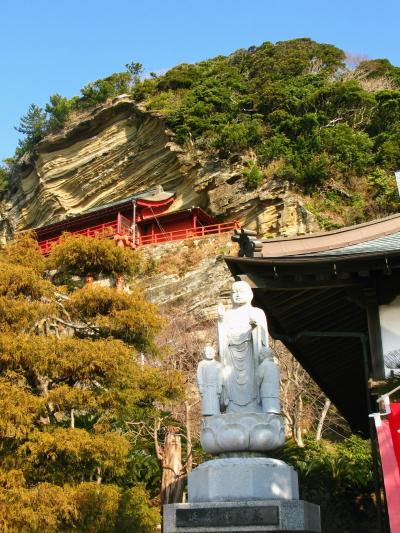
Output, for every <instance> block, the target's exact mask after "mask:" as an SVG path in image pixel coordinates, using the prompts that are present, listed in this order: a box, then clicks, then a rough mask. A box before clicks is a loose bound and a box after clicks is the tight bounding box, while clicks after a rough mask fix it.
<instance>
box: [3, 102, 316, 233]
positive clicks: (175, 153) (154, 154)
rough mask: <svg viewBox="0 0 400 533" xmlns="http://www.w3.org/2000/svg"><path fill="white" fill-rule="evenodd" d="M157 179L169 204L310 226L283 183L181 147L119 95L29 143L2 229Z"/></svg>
mask: <svg viewBox="0 0 400 533" xmlns="http://www.w3.org/2000/svg"><path fill="white" fill-rule="evenodd" d="M158 184H161V185H162V186H163V187H164V189H166V190H173V191H175V192H176V193H177V200H176V201H175V202H174V204H173V207H172V209H174V210H175V209H180V208H185V207H191V206H193V205H198V206H200V207H203V208H204V209H206V210H207V211H208V212H209V213H210V214H212V215H214V216H216V217H218V218H219V219H220V220H228V219H238V220H239V221H240V222H241V223H242V224H243V225H245V226H247V227H249V228H251V229H257V230H258V231H259V233H260V234H262V235H265V236H276V235H281V236H282V235H296V234H303V233H308V232H310V231H314V230H315V229H317V224H316V222H315V220H314V219H313V217H312V215H311V214H310V213H308V212H307V211H306V210H305V209H304V207H303V206H302V204H301V199H300V198H299V197H298V196H297V195H296V194H295V193H294V192H293V191H292V190H291V189H290V187H289V185H288V184H287V183H285V182H277V181H274V180H270V181H268V180H266V181H265V183H264V184H263V186H262V187H260V188H258V189H256V190H251V189H247V188H246V186H245V180H244V177H243V174H242V162H241V160H240V159H238V160H236V161H235V162H226V161H220V160H219V159H218V158H215V157H214V158H212V157H211V156H206V155H205V154H204V153H201V152H199V151H195V150H194V149H193V150H190V149H189V150H187V151H184V150H183V149H182V148H181V147H180V146H178V145H177V144H175V143H174V138H173V135H172V133H171V132H168V131H167V130H166V128H165V124H164V122H163V120H162V117H159V116H157V115H155V114H152V113H149V112H147V111H145V110H143V109H142V108H140V107H138V106H137V105H135V104H134V103H133V102H132V101H131V100H130V99H129V98H128V97H124V96H122V97H119V98H116V99H115V100H113V101H112V102H109V103H107V104H106V105H103V106H100V107H98V108H96V109H94V110H92V111H91V112H90V113H87V114H85V115H83V116H81V117H77V118H76V119H75V120H74V122H73V123H72V124H70V125H69V126H68V127H67V128H66V129H64V130H63V131H62V132H59V133H56V134H53V135H50V136H48V137H46V138H45V139H43V140H42V141H41V142H40V143H39V144H38V145H37V147H36V149H35V153H34V154H33V155H32V156H31V157H30V158H29V159H27V161H26V162H25V163H24V166H23V169H22V172H21V179H20V182H19V184H18V186H17V189H16V190H14V191H13V193H12V195H10V196H9V197H8V198H6V204H5V209H4V210H2V212H0V218H2V220H3V233H4V232H6V230H7V228H8V227H10V226H11V227H12V228H13V229H15V230H21V229H26V228H34V227H37V226H41V225H44V224H48V223H51V222H55V221H58V220H61V219H63V218H65V217H68V216H73V215H75V214H77V213H80V212H82V211H84V210H86V209H89V208H91V207H94V206H97V205H101V204H104V203H107V202H111V201H114V200H119V199H122V198H125V197H128V196H130V195H133V194H135V193H138V192H142V191H145V190H148V189H150V188H152V187H154V186H155V185H158Z"/></svg>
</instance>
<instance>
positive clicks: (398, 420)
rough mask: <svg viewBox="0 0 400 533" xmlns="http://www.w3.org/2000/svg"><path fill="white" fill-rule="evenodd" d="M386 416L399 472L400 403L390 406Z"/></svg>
mask: <svg viewBox="0 0 400 533" xmlns="http://www.w3.org/2000/svg"><path fill="white" fill-rule="evenodd" d="M390 411H391V412H390V414H389V415H388V419H389V426H390V432H391V434H392V441H393V448H394V453H395V454H396V459H397V466H398V469H399V472H400V403H391V404H390Z"/></svg>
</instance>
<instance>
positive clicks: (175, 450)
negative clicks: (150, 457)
mask: <svg viewBox="0 0 400 533" xmlns="http://www.w3.org/2000/svg"><path fill="white" fill-rule="evenodd" d="M165 430H166V433H165V442H164V450H163V461H162V478H161V504H162V505H164V504H167V503H180V502H181V501H182V495H183V487H184V481H185V476H183V475H182V445H181V436H180V431H181V430H180V428H177V427H172V426H169V427H167V428H165Z"/></svg>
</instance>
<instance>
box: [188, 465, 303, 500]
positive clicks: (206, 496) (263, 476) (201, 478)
mask: <svg viewBox="0 0 400 533" xmlns="http://www.w3.org/2000/svg"><path fill="white" fill-rule="evenodd" d="M298 498H299V485H298V481H297V472H296V471H295V470H294V469H293V467H291V466H289V465H287V464H286V463H284V462H283V461H279V460H278V459H269V458H267V457H229V458H221V459H213V460H212V461H206V462H205V463H202V464H201V465H200V466H198V467H197V468H196V469H195V470H193V472H191V473H190V474H189V479H188V500H189V502H190V503H197V502H229V501H248V500H250V501H252V500H297V499H298Z"/></svg>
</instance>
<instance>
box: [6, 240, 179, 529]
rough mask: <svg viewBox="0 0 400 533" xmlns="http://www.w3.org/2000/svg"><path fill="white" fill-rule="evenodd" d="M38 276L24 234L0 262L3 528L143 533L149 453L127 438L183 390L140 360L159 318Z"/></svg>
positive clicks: (148, 442)
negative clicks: (145, 466)
mask: <svg viewBox="0 0 400 533" xmlns="http://www.w3.org/2000/svg"><path fill="white" fill-rule="evenodd" d="M88 241H89V242H90V240H89V239H88ZM92 242H94V241H92ZM63 246H65V243H62V244H61V245H60V248H62V247H63ZM114 246H115V245H114ZM131 255H132V254H131ZM45 269H46V264H45V261H44V259H43V257H42V256H41V255H40V254H39V252H38V248H37V243H36V241H35V240H34V239H32V238H30V237H29V235H22V236H20V237H19V238H18V239H17V240H16V241H14V242H13V243H11V244H9V245H8V246H6V247H5V249H4V250H3V251H2V252H0V529H1V530H2V531H28V530H29V531H32V532H36V531H40V530H43V531H46V532H53V531H54V532H55V531H71V532H72V531H82V532H83V531H91V532H93V533H96V532H100V531H101V532H110V533H113V532H117V531H122V532H123V531H137V532H138V533H139V532H141V533H150V532H151V531H153V529H154V527H155V525H156V524H157V523H158V521H159V515H158V510H157V509H153V508H151V507H149V504H148V496H147V493H146V490H145V489H144V487H143V486H142V485H141V483H142V482H144V483H145V482H146V481H147V478H146V476H148V472H145V477H142V472H141V466H140V464H141V463H140V461H142V460H143V458H147V457H149V456H150V455H151V449H152V446H153V443H152V439H151V438H147V439H146V437H145V436H142V437H141V438H140V439H138V437H137V433H136V432H132V431H131V428H132V427H133V428H141V427H146V425H149V426H150V425H151V424H152V417H155V416H158V413H159V408H160V406H162V405H163V404H165V403H166V402H170V401H171V400H173V399H174V398H178V397H179V396H180V393H181V388H182V383H181V378H180V375H179V374H177V373H176V372H172V371H171V372H168V371H165V370H161V368H160V367H159V366H158V365H153V366H150V365H142V364H141V362H140V361H139V359H140V358H138V355H137V350H141V351H143V352H145V353H146V354H147V356H148V358H149V357H150V356H152V357H156V354H155V352H156V350H154V345H155V342H154V336H155V335H156V333H157V332H158V331H159V330H160V328H161V326H162V320H161V317H160V316H159V314H158V311H157V309H156V307H155V306H154V305H152V304H150V303H148V302H146V300H144V298H143V296H142V295H140V293H139V292H138V291H134V292H133V293H132V294H126V293H124V292H121V293H119V292H117V291H116V290H115V289H111V288H101V287H93V286H86V287H83V288H82V289H74V290H72V292H68V291H67V290H66V288H63V287H60V286H55V285H54V284H53V283H52V282H51V281H49V280H47V279H44V273H45ZM146 434H147V435H148V432H147V431H145V433H144V435H146ZM154 463H155V464H156V463H157V460H156V458H155V457H154ZM155 475H156V476H157V475H158V473H156V474H155Z"/></svg>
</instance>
